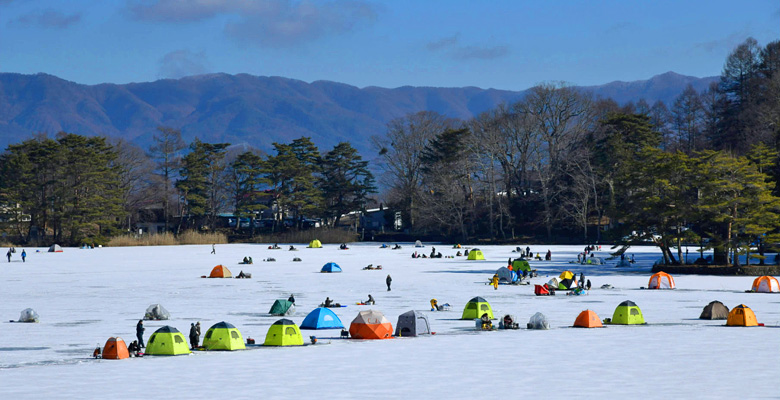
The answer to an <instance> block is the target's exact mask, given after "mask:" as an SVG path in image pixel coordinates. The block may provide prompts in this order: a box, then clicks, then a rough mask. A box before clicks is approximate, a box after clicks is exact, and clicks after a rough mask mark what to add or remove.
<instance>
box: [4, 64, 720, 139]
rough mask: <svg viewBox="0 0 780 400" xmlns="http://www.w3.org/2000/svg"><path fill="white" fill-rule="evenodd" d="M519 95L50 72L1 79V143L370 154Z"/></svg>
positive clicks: (660, 82) (667, 83)
mask: <svg viewBox="0 0 780 400" xmlns="http://www.w3.org/2000/svg"><path fill="white" fill-rule="evenodd" d="M715 79H717V78H716V77H711V78H695V77H689V76H683V75H679V74H676V73H673V72H668V73H665V74H662V75H658V76H655V77H653V78H651V79H648V80H644V81H634V82H612V83H608V84H605V85H600V86H592V87H583V89H585V90H590V91H592V92H593V93H594V94H595V95H596V96H601V97H612V98H613V99H615V100H617V101H618V102H621V103H622V102H626V101H629V100H638V99H639V98H645V99H647V101H648V102H650V103H652V102H654V101H656V100H663V101H666V102H671V101H672V100H673V99H674V97H675V96H677V95H678V94H679V93H680V92H681V91H682V90H683V88H685V86H686V85H688V84H692V85H694V87H695V88H697V89H698V90H702V89H704V88H706V87H707V85H709V82H711V81H713V80H715ZM523 94H524V92H523V91H506V90H496V89H480V88H476V87H463V88H434V87H410V86H404V87H399V88H394V89H387V88H380V87H366V88H358V87H355V86H350V85H346V84H342V83H337V82H329V81H316V82H312V83H306V82H303V81H299V80H294V79H287V78H282V77H262V76H252V75H247V74H238V75H228V74H209V75H200V76H193V77H186V78H182V79H177V80H172V79H166V80H159V81H155V82H144V83H130V84H125V85H116V84H100V85H81V84H78V83H74V82H70V81H66V80H63V79H60V78H58V77H56V76H52V75H47V74H36V75H22V74H13V73H3V74H0V146H2V147H3V148H5V146H7V145H8V144H10V143H15V142H18V141H20V140H23V139H26V138H28V137H30V136H32V134H34V133H36V132H47V133H49V134H51V135H53V134H54V133H56V132H59V131H67V132H72V133H79V134H98V135H108V136H113V137H123V138H125V139H127V140H130V141H133V142H135V143H137V144H139V145H141V146H142V147H147V146H148V145H149V143H150V140H151V137H152V135H153V134H154V132H155V128H156V127H157V126H160V125H166V126H172V127H176V128H180V129H181V130H182V132H183V134H184V138H185V139H186V140H187V141H190V140H192V139H193V138H195V137H199V138H200V139H201V140H204V141H210V142H222V141H226V142H230V143H233V144H249V145H251V146H254V147H258V148H261V149H265V150H268V149H269V148H270V147H271V144H272V143H273V142H289V141H291V140H292V139H295V138H298V137H300V136H311V137H312V138H313V140H314V142H315V143H317V144H318V145H319V146H320V147H321V148H322V149H323V150H325V149H328V148H330V147H332V146H334V145H335V144H336V143H338V142H340V141H350V142H351V143H352V144H353V145H354V146H355V147H356V148H357V149H358V150H360V151H361V152H363V153H364V154H368V151H369V149H370V145H369V138H370V137H371V136H372V135H375V134H382V133H383V132H384V131H385V127H386V124H387V122H388V121H390V120H392V119H393V118H397V117H401V116H404V115H406V114H408V113H413V112H417V111H421V110H430V111H436V112H439V113H442V114H445V115H447V116H450V117H454V118H462V119H466V118H470V117H473V116H474V115H477V114H478V113H480V112H482V111H485V110H488V109H490V108H492V107H494V106H496V105H497V104H500V103H502V102H513V101H516V100H518V99H520V98H522V96H523Z"/></svg>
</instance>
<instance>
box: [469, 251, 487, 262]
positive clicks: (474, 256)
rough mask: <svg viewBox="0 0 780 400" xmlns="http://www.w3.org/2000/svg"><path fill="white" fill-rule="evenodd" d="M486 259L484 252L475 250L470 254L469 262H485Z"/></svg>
mask: <svg viewBox="0 0 780 400" xmlns="http://www.w3.org/2000/svg"><path fill="white" fill-rule="evenodd" d="M484 259H485V255H484V254H482V250H480V249H474V250H471V251H470V252H469V257H468V260H472V261H474V260H484Z"/></svg>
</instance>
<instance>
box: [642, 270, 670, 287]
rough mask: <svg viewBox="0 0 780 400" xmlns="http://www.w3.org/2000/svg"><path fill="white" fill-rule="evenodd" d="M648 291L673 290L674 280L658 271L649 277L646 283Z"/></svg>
mask: <svg viewBox="0 0 780 400" xmlns="http://www.w3.org/2000/svg"><path fill="white" fill-rule="evenodd" d="M647 288H648V289H674V278H672V276H671V275H669V274H667V273H666V272H663V271H660V272H656V273H655V274H653V276H651V277H650V282H648V283H647Z"/></svg>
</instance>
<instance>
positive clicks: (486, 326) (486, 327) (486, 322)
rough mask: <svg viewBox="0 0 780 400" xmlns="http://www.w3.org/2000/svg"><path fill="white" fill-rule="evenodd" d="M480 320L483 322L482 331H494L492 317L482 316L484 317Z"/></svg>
mask: <svg viewBox="0 0 780 400" xmlns="http://www.w3.org/2000/svg"><path fill="white" fill-rule="evenodd" d="M479 319H480V320H482V330H484V331H489V330H491V329H493V322H492V321H491V320H490V317H489V316H488V315H487V313H484V314H482V317H480V318H479Z"/></svg>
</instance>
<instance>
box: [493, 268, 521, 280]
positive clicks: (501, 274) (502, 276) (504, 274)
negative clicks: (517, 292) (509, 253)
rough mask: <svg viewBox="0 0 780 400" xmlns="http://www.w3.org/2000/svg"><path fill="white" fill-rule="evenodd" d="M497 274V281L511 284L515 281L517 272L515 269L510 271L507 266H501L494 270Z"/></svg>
mask: <svg viewBox="0 0 780 400" xmlns="http://www.w3.org/2000/svg"><path fill="white" fill-rule="evenodd" d="M496 275H498V283H506V284H511V283H515V282H517V274H516V273H515V271H510V270H509V268H507V267H501V268H499V269H498V271H496Z"/></svg>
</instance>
